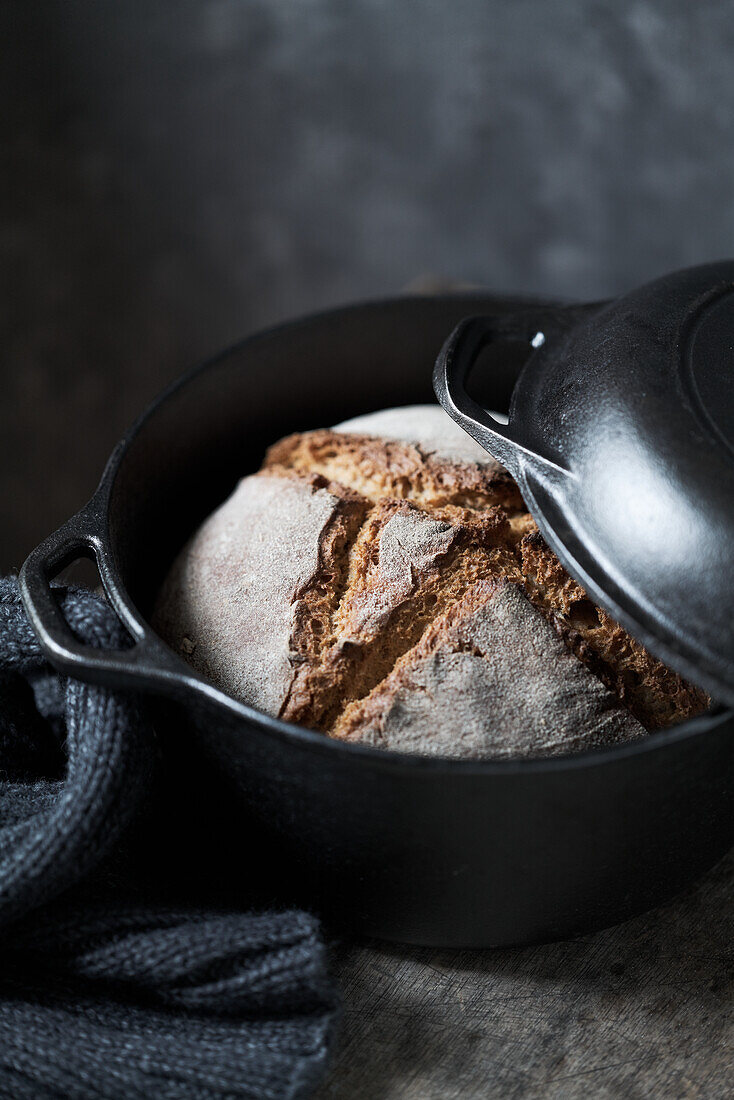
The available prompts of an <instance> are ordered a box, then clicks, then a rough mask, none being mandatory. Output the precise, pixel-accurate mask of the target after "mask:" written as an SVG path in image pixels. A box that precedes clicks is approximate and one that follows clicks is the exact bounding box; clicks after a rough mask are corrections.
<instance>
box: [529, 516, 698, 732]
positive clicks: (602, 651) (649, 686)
mask: <svg viewBox="0 0 734 1100" xmlns="http://www.w3.org/2000/svg"><path fill="white" fill-rule="evenodd" d="M520 557H521V563H522V573H523V578H524V588H525V591H526V593H527V595H528V598H529V599H530V600H531V602H532V603H534V604H535V605H536V607H538V608H539V609H540V610H541V611H542V612H543V613H544V614H545V616H546V617H547V618H548V619H549V620H550V621H551V622H552V623H553V625H554V626H555V628H556V630H557V631H558V632H559V633H560V635H561V637H562V638H563V640H564V641H565V643H566V645H567V646H568V648H569V649H570V650H571V651H572V652H573V653H574V654H575V655H576V657H578V659H579V660H581V661H583V662H584V664H585V665H587V667H588V668H590V669H591V670H592V672H594V673H595V674H596V675H597V676H598V677H599V679H600V680H602V682H603V683H604V684H606V685H607V686H608V687H609V688H611V689H612V691H613V692H614V693H615V695H616V696H617V698H618V699H620V700H621V702H623V703H624V704H625V706H627V707H628V708H629V709H630V710H631V712H632V713H633V714H634V715H635V717H636V718H638V719H639V721H640V722H642V724H643V725H644V726H645V727H646V728H647V729H649V730H652V729H659V728H661V727H663V726H669V725H671V724H672V723H673V722H680V721H682V720H683V719H685V718H691V717H693V716H694V715H696V714H700V713H701V711H703V710H705V708H706V707H707V706H708V703H709V699H708V696H707V695H706V693H705V692H704V691H702V690H701V689H700V688H697V687H694V686H693V685H692V684H689V683H687V682H686V681H685V680H684V679H683V678H682V677H681V676H679V675H678V674H677V673H676V672H673V671H672V670H671V669H669V668H667V667H666V666H665V665H664V664H662V663H661V662H660V661H658V660H657V659H656V658H655V657H653V656H651V654H649V653H648V652H647V650H646V649H645V648H644V647H643V646H641V645H640V643H639V642H637V641H635V639H634V638H632V637H631V636H630V635H629V634H628V633H627V632H626V631H625V630H623V629H622V627H621V626H619V624H618V623H616V622H615V621H614V619H612V617H611V616H610V615H608V614H607V612H606V611H604V610H602V608H600V607H596V606H595V605H594V604H593V603H592V602H591V600H589V599H588V597H587V595H586V593H585V592H584V590H583V588H581V586H580V585H578V584H577V583H576V581H574V580H573V579H572V578H571V577H569V575H568V573H567V572H566V571H565V569H564V568H563V566H562V565H561V563H560V561H559V560H558V558H557V557H556V556H555V554H554V553H553V552H552V551H551V550H550V549H549V548H548V547H547V546H546V544H545V542H544V541H543V539H542V537H541V535H540V533H539V532H538V531H537V530H536V531H534V532H533V533H532V534H528V535H526V536H525V537H524V538H523V539H522V540H521V542H520Z"/></svg>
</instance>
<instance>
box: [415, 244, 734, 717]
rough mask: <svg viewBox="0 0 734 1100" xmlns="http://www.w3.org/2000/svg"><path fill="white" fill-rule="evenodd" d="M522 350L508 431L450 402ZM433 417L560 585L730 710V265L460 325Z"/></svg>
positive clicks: (733, 618)
mask: <svg viewBox="0 0 734 1100" xmlns="http://www.w3.org/2000/svg"><path fill="white" fill-rule="evenodd" d="M508 339H512V340H517V339H521V340H526V341H528V343H529V344H530V345H531V354H530V356H529V358H528V360H527V362H526V364H525V366H524V367H523V370H522V372H521V374H520V377H519V379H518V382H517V385H516V387H515V390H514V393H513V398H512V404H511V407H510V415H509V423H508V424H507V425H504V424H501V423H499V421H497V420H495V419H494V418H493V417H492V416H491V415H490V414H489V413H488V412H487V411H486V410H485V409H483V408H482V407H481V406H480V405H479V404H477V402H476V401H474V400H473V399H472V398H471V397H470V396H469V395H468V393H467V392H466V389H465V382H466V379H467V375H468V372H469V370H470V369H471V367H472V366H473V365H474V364H475V362H476V361H477V358H478V356H479V354H480V352H481V351H482V349H483V348H484V347H485V346H486V345H487V344H488V343H490V342H491V341H494V340H508ZM434 388H435V390H436V395H437V397H438V399H439V401H440V402H441V404H442V406H443V407H444V409H445V410H446V412H448V413H449V415H450V416H452V417H453V419H454V420H455V421H456V422H457V423H458V424H460V425H461V426H462V427H463V428H464V429H465V430H466V431H467V432H468V433H469V435H471V436H472V437H473V438H474V439H475V440H476V441H477V442H478V443H480V444H481V445H482V446H483V447H484V448H485V449H486V450H487V451H489V452H490V454H492V455H493V456H494V457H495V458H497V459H498V461H500V462H501V463H502V464H503V465H504V466H505V467H506V468H507V469H508V470H509V471H510V473H511V474H512V475H513V477H514V478H515V480H516V481H517V482H518V485H519V487H520V491H521V492H522V495H523V497H524V499H525V502H526V504H527V506H528V508H529V510H530V512H531V513H532V515H533V517H534V519H535V521H536V522H537V524H538V527H539V528H540V530H541V532H542V534H543V536H544V538H545V539H546V541H547V542H548V544H549V545H550V546H551V547H552V548H553V550H554V551H555V553H556V554H557V555H558V557H559V558H560V559H561V561H562V562H563V564H564V566H565V567H566V569H567V570H568V572H569V573H570V574H571V575H572V576H573V577H574V578H575V579H576V580H577V581H578V582H579V583H580V584H581V585H582V586H583V587H584V589H585V590H586V592H587V593H588V594H589V596H590V597H591V598H592V599H594V600H595V601H596V602H598V603H599V604H600V605H601V606H602V607H604V608H606V610H607V611H609V613H610V614H611V615H612V616H613V617H614V618H615V619H616V620H617V621H618V622H620V623H622V625H623V626H624V627H625V628H626V629H627V630H628V631H629V632H630V633H631V634H632V635H633V636H634V637H636V638H637V639H638V640H639V641H640V642H642V644H643V645H645V646H646V647H647V648H648V649H649V650H650V652H652V653H654V654H655V655H656V656H657V657H658V658H660V659H661V660H662V661H664V662H665V663H666V664H668V665H669V666H670V667H671V668H674V669H675V670H676V671H677V672H679V673H681V674H682V675H683V676H685V677H687V678H688V679H689V680H691V681H692V682H694V683H696V684H698V685H699V686H701V687H703V688H705V689H706V690H707V691H708V692H709V693H710V694H711V695H712V696H713V698H714V699H718V700H720V701H722V702H726V703H728V704H730V705H734V614H733V613H732V612H733V610H734V609H733V608H732V603H733V602H734V601H733V598H732V596H733V588H734V583H733V576H732V573H733V570H732V566H733V565H734V262H728V261H727V262H722V263H715V264H707V265H706V266H703V267H695V268H690V269H688V270H685V271H680V272H677V273H675V274H673V275H668V276H665V277H664V278H662V279H657V280H656V281H655V282H653V283H649V284H647V285H646V286H643V287H641V288H640V289H639V290H635V291H633V292H632V293H630V294H627V295H625V296H624V297H622V298H619V299H617V300H616V301H614V302H611V303H606V304H604V305H601V306H599V305H594V306H580V307H579V306H577V307H565V308H564V307H559V308H551V309H546V310H542V311H538V310H530V311H528V312H526V313H523V314H521V315H514V316H512V317H496V318H493V317H475V318H468V319H467V320H465V321H462V322H461V324H460V325H459V326H458V327H457V328H456V329H455V331H454V332H453V333H452V335H451V336H450V338H449V339H448V341H447V342H446V344H445V345H444V347H443V349H442V351H441V354H440V356H439V358H438V361H437V363H436V370H435V373H434Z"/></svg>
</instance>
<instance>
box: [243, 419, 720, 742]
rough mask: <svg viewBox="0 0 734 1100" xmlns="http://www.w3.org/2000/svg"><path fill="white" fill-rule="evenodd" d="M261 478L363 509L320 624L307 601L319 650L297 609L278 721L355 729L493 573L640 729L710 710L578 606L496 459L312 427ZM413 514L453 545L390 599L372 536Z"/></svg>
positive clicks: (600, 616) (275, 456)
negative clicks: (401, 664) (438, 627)
mask: <svg viewBox="0 0 734 1100" xmlns="http://www.w3.org/2000/svg"><path fill="white" fill-rule="evenodd" d="M264 471H266V472H267V473H269V474H270V475H271V476H290V477H293V476H296V477H299V476H300V477H308V478H313V477H314V476H317V477H321V478H323V479H324V481H323V483H324V484H325V485H328V486H329V488H330V490H331V491H332V492H333V491H335V486H341V487H342V491H344V490H345V489H348V490H349V491H351V492H352V493H354V494H357V495H358V496H359V497H360V498H362V499H363V502H364V505H365V511H364V513H363V520H362V523H361V525H360V526H359V530H358V532H357V533H355V528H354V527H352V528H350V531H351V532H352V537H351V538H350V537H348V536H347V537H346V538H345V539H342V540H341V541H339V540H337V541H338V547H339V548H338V551H337V553H338V556H339V557H340V558H341V559H342V564H341V566H340V569H341V573H340V577H341V580H340V581H339V582H338V584H336V585H334V582H333V581H331V580H329V579H328V578H329V577H330V576H331V574H330V573H329V569H330V568H331V567H328V566H325V570H326V571H325V574H324V578H325V580H324V582H323V585H322V589H320V591H321V596H320V599H321V600H322V603H323V604H324V606H325V604H326V603H328V604H329V608H330V610H329V615H328V616H327V618H328V624H327V622H326V620H325V618H324V615H322V614H321V613H320V612H319V611H318V609H319V608H321V606H322V603H319V601H318V600H317V601H316V602H315V604H314V606H315V607H316V608H317V613H316V615H315V622H316V624H317V625H316V630H318V631H319V642H320V644H317V643H316V642H314V641H313V639H312V640H311V641H307V637H308V635H309V632H311V633H312V632H313V627H312V626H309V623H308V615H307V614H306V613H305V609H306V608H307V607H308V608H310V606H311V605H310V602H309V601H307V600H305V601H304V602H303V607H304V614H303V615H302V616H299V619H298V622H297V623H296V629H295V633H294V641H295V648H296V649H297V650H298V651H299V652H300V651H301V650H303V651H304V652H305V651H307V652H308V658H307V659H305V660H304V661H303V670H302V671H299V675H298V676H297V677H296V682H295V684H294V687H293V689H292V691H291V692H290V694H289V697H288V699H287V700H286V702H285V704H284V706H283V708H282V711H281V716H282V717H284V718H287V719H289V720H291V721H296V722H302V723H305V724H308V725H311V726H315V727H316V728H319V729H323V730H326V731H330V732H333V731H335V730H337V729H339V730H341V729H342V728H343V726H344V723H345V722H346V721H347V719H346V718H345V717H344V715H345V713H349V714H351V715H352V717H351V718H350V719H349V723H350V728H352V729H354V728H356V726H355V725H354V723H355V721H356V719H355V718H354V715H356V714H359V713H361V711H360V710H359V706H360V705H361V704H360V700H361V701H363V702H364V700H366V699H367V698H368V697H370V698H372V697H373V696H374V695H375V689H376V688H377V687H378V685H379V684H381V683H382V681H383V680H385V679H386V678H387V676H388V675H389V673H390V672H391V670H392V669H393V667H394V666H395V664H396V662H397V661H398V660H399V659H400V658H401V657H403V655H404V654H406V653H408V652H409V651H410V650H411V649H412V648H413V647H415V646H417V645H418V644H419V643H421V640H422V639H424V638H425V639H428V638H430V637H431V636H432V635H431V630H432V624H433V623H434V622H435V621H437V620H441V617H442V616H443V615H444V613H447V612H448V611H449V610H450V608H451V606H452V604H455V603H458V601H459V600H460V599H461V597H462V596H463V594H464V593H466V592H467V591H468V590H469V589H470V588H471V587H472V586H473V585H476V584H477V582H478V581H480V580H487V581H489V582H492V581H493V579H497V578H504V579H506V580H510V581H512V582H513V583H516V584H519V585H520V587H521V589H522V590H523V591H524V592H525V594H526V596H527V597H528V599H529V600H530V601H531V603H532V604H534V606H535V607H537V608H538V609H539V610H540V611H541V612H542V613H543V615H544V616H545V618H546V619H547V620H548V621H549V622H550V623H551V624H552V625H553V627H554V628H555V630H556V631H557V633H558V634H559V635H560V636H561V637H562V639H563V641H564V642H565V644H566V646H567V647H568V648H569V649H570V650H571V652H572V653H573V654H574V655H575V656H576V657H577V658H578V659H579V660H580V661H582V662H583V663H584V664H585V665H586V666H587V667H588V668H589V669H590V670H591V671H592V672H593V673H594V674H595V675H596V676H598V677H599V679H601V681H602V682H603V683H604V684H605V685H606V686H607V687H608V688H610V689H611V690H612V691H613V692H614V694H615V695H616V696H617V698H618V699H619V700H620V701H621V702H622V703H624V704H625V706H627V707H628V708H629V710H630V711H631V712H632V713H633V714H634V716H635V717H636V718H637V719H638V720H639V721H640V722H641V723H642V724H643V725H644V726H645V727H646V728H647V729H656V728H659V727H661V726H665V725H670V724H671V723H673V722H676V721H681V720H683V719H685V718H688V717H691V716H693V715H695V714H698V713H700V712H701V711H703V710H704V709H705V708H706V706H707V705H708V697H707V696H706V695H705V693H704V692H702V691H701V690H700V689H698V688H696V687H693V686H692V685H690V684H688V683H686V681H684V680H683V679H682V678H681V677H680V676H678V675H677V674H676V673H674V672H672V671H671V670H670V669H668V668H666V667H665V666H664V665H663V664H661V662H660V661H658V660H656V659H655V658H654V657H652V656H651V655H650V654H649V653H648V652H647V651H646V650H645V649H644V648H643V647H642V646H641V645H640V644H639V643H638V642H636V641H635V640H634V639H633V638H632V637H630V635H629V634H627V632H626V631H624V630H623V629H622V628H621V627H620V626H619V625H618V624H617V623H616V622H614V620H613V619H611V617H610V616H609V615H608V614H607V613H606V612H604V611H603V610H601V609H600V608H597V607H595V606H594V604H593V603H592V602H591V601H590V600H589V599H588V598H587V596H586V594H585V592H584V591H583V589H582V588H581V587H580V586H579V585H578V584H577V583H576V581H574V580H573V579H572V578H571V577H570V576H569V575H568V574H567V573H566V571H565V570H564V568H563V566H562V565H561V563H560V562H559V560H558V558H557V557H556V556H555V554H553V553H552V551H551V550H550V549H549V548H548V547H547V546H546V544H545V542H544V541H543V539H542V537H541V536H540V534H539V532H538V530H537V528H536V526H535V523H534V521H533V519H532V517H531V516H530V515H529V514H528V512H527V510H526V508H525V505H524V503H523V501H522V498H521V496H520V493H519V490H518V488H517V485H516V484H515V482H514V481H513V480H512V478H511V477H510V475H509V474H508V473H507V472H506V471H505V470H504V469H503V468H502V467H501V466H499V464H497V463H494V462H490V463H487V464H486V465H479V464H469V463H459V462H451V461H445V460H442V459H440V458H437V457H435V456H433V455H428V456H427V455H425V454H424V453H423V452H422V450H421V448H420V447H419V446H417V445H414V444H409V443H404V442H399V441H395V440H388V439H378V438H374V437H371V436H364V435H350V434H344V433H340V432H335V431H330V430H321V431H314V432H307V433H303V434H296V435H291V436H288V437H286V438H285V439H282V440H280V441H279V442H278V443H276V444H274V445H273V446H272V447H271V448H270V449H269V451H268V453H267V456H266V459H265V463H264ZM411 512H420V513H421V514H422V515H423V516H425V517H430V519H431V520H432V521H437V522H443V523H446V524H448V525H449V527H450V529H451V539H450V546H448V547H447V549H446V551H445V553H444V554H443V555H441V556H440V558H439V559H437V560H436V562H435V565H434V567H433V568H427V569H426V570H424V571H423V572H420V571H418V572H416V571H415V570H414V571H413V578H412V579H413V585H412V587H411V588H410V591H407V592H405V593H403V594H402V596H401V598H400V599H397V600H396V599H393V600H392V602H391V599H390V592H389V585H387V586H386V582H385V578H384V577H381V576H380V575H379V568H378V563H379V550H380V546H381V541H380V540H381V534H382V533H383V532H384V530H385V526H386V524H387V522H388V520H389V519H390V518H391V517H393V516H395V515H400V514H402V515H409V514H411ZM347 544H348V545H347ZM319 583H320V584H321V583H322V582H319ZM324 585H325V587H324ZM335 594H337V595H338V599H335V598H334V597H335ZM380 601H383V603H385V607H384V609H383V614H382V616H381V617H379V616H378V617H375V614H373V615H372V617H370V616H368V615H366V613H365V608H366V607H368V606H369V607H371V608H372V610H373V612H374V610H375V608H376V607H378V606H379V604H380ZM377 694H378V695H379V692H378V693H377ZM364 705H365V706H366V705H367V704H366V703H365V704H364ZM369 705H370V706H375V705H377V704H376V703H374V700H373V703H371V704H369ZM342 735H343V734H342Z"/></svg>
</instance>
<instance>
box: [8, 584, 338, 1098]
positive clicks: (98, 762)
mask: <svg viewBox="0 0 734 1100" xmlns="http://www.w3.org/2000/svg"><path fill="white" fill-rule="evenodd" d="M57 595H58V598H59V600H60V601H61V605H62V608H63V612H64V615H65V617H66V619H67V621H68V623H69V625H70V627H71V629H72V630H73V632H74V633H75V634H76V635H77V636H78V637H79V638H81V639H82V640H84V641H85V642H86V643H87V644H89V645H92V646H104V647H107V648H118V647H121V646H124V645H125V644H126V639H125V636H124V634H123V632H122V630H121V628H120V626H119V624H118V623H117V620H116V619H115V617H114V615H113V614H112V613H111V611H110V610H109V609H108V608H107V607H106V606H105V604H103V603H102V602H101V601H99V600H98V599H96V598H95V597H94V596H93V595H91V593H88V592H85V591H81V590H65V589H57ZM157 760H158V749H157V747H156V742H155V737H154V734H153V731H152V728H151V726H150V724H149V723H148V721H147V720H146V718H145V712H144V710H143V709H142V708H141V706H140V705H139V703H138V701H137V700H136V699H135V698H133V697H132V696H126V695H124V694H120V693H114V692H108V691H106V690H103V689H101V688H97V687H91V686H89V685H86V684H81V683H79V682H77V681H74V680H61V678H59V677H56V676H55V675H54V674H53V673H51V671H50V669H49V668H48V666H47V665H46V663H45V661H44V659H43V656H42V653H41V650H40V647H39V644H38V641H37V639H36V637H35V635H34V633H33V631H32V629H31V627H30V624H29V622H28V620H27V618H26V616H25V613H24V610H23V608H22V604H21V601H20V597H19V594H18V587H17V582H16V581H15V580H14V579H12V578H5V579H2V578H0V1097H2V1098H5V1097H12V1098H14V1100H15V1098H19V1100H20V1098H24V1097H28V1098H29V1100H43V1098H45V1097H49V1098H51V1097H53V1098H55V1100H58V1098H60V1097H64V1098H70V1100H88V1098H92V1097H95V1098H97V1097H105V1098H109V1100H113V1098H114V1100H117V1098H124V1100H128V1098H133V1100H134V1098H137V1097H140V1098H141V1100H142V1098H146V1100H147V1098H149V1097H156V1098H159V1097H160V1098H161V1100H169V1098H170V1100H179V1098H182V1100H183V1098H192V1100H194V1098H196V1100H199V1098H212V1100H214V1098H223V1097H228V1098H229V1097H231V1098H237V1097H249V1098H259V1097H263V1098H266V1097H267V1098H273V1100H276V1098H280V1097H288V1098H290V1097H300V1096H306V1095H308V1094H309V1093H310V1092H311V1091H312V1089H313V1088H314V1087H315V1085H316V1084H317V1083H318V1081H319V1080H320V1078H321V1076H322V1074H323V1072H324V1069H325V1065H326V1056H327V1051H328V1043H329V1038H330V1036H331V1033H332V1029H333V1017H334V997H333V992H332V989H331V986H330V983H329V980H328V977H327V974H326V959H325V952H324V948H323V945H322V943H321V940H320V938H319V934H318V927H317V925H316V922H315V921H314V919H313V918H312V917H310V916H309V915H308V914H306V913H303V912H299V911H297V910H286V911H267V912H260V913H258V912H240V911H232V910H231V909H229V910H225V909H221V908H212V909H211V910H210V909H208V908H206V907H203V906H202V905H201V902H200V899H198V898H197V899H196V902H195V903H193V902H192V903H190V904H188V905H187V904H181V903H180V901H179V902H178V903H177V904H175V905H173V904H171V903H170V902H164V901H162V900H161V898H163V897H165V896H166V891H165V885H166V884H165V864H161V865H159V866H157V867H156V868H155V871H154V877H155V881H156V889H155V891H152V890H151V889H150V888H149V885H148V882H149V878H150V874H148V878H146V876H145V875H140V876H138V879H137V880H136V877H135V874H134V871H135V866H136V855H135V851H136V849H135V847H134V845H133V844H132V842H131V840H130V837H131V835H134V832H135V829H137V830H138V831H139V832H140V831H141V830H142V833H143V837H142V839H143V841H144V842H145V841H147V840H148V839H150V840H151V842H152V841H153V839H154V838H146V837H145V835H144V831H145V828H146V823H147V827H149V826H150V820H154V819H150V818H148V817H146V812H145V808H146V804H148V803H149V802H150V801H151V800H152V798H153V797H154V794H155V789H154V786H153V784H154V782H155V779H154V777H155V775H156V774H157V771H158V768H157ZM160 770H161V771H165V760H164V761H163V767H162V768H161V769H160ZM141 822H142V825H141Z"/></svg>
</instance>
